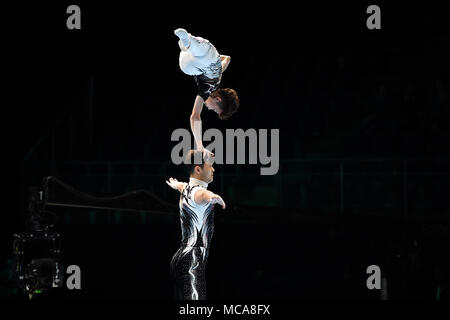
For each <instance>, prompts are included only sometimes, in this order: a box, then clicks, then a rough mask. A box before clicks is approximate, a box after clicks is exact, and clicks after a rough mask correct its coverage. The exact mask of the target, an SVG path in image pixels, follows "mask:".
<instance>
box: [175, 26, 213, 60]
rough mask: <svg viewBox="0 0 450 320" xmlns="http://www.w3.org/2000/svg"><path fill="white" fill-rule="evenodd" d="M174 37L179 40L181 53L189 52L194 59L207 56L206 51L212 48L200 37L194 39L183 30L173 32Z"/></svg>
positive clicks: (209, 43)
mask: <svg viewBox="0 0 450 320" xmlns="http://www.w3.org/2000/svg"><path fill="white" fill-rule="evenodd" d="M174 33H175V35H176V36H177V37H178V38H180V40H179V41H178V45H179V46H180V49H181V50H182V51H189V52H190V53H191V54H192V55H193V56H194V57H202V56H204V55H206V54H208V51H209V50H211V49H213V48H214V46H213V45H212V44H211V42H209V41H208V40H206V39H203V38H202V37H194V36H193V35H191V34H190V33H188V32H187V31H186V30H185V29H182V28H178V29H176V30H175V31H174Z"/></svg>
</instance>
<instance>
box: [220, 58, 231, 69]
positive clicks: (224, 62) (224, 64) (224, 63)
mask: <svg viewBox="0 0 450 320" xmlns="http://www.w3.org/2000/svg"><path fill="white" fill-rule="evenodd" d="M220 60H221V62H222V72H224V71H225V70H226V69H227V67H228V65H229V64H230V61H231V57H230V56H224V55H222V54H221V55H220Z"/></svg>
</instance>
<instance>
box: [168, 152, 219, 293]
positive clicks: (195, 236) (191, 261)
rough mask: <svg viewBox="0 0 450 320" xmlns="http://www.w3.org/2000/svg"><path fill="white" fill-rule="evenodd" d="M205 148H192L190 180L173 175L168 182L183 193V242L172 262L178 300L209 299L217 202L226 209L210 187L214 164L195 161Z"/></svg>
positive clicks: (190, 154) (181, 197)
mask: <svg viewBox="0 0 450 320" xmlns="http://www.w3.org/2000/svg"><path fill="white" fill-rule="evenodd" d="M194 157H199V158H202V157H203V152H201V151H199V150H196V151H194V150H191V151H190V152H189V153H188V155H187V157H186V158H187V159H185V165H186V168H187V171H188V172H189V183H186V182H178V181H177V180H176V179H173V178H170V179H169V180H168V181H167V180H166V183H167V184H168V185H169V186H170V187H171V188H173V189H175V190H178V191H179V192H180V193H181V195H180V200H179V207H180V223H181V245H180V248H179V249H178V250H177V251H176V253H175V254H174V256H173V258H172V260H171V262H170V274H171V278H172V281H173V285H174V296H175V299H176V300H205V299H206V273H205V268H206V262H207V260H208V253H209V248H210V244H211V238H212V236H213V232H214V204H216V203H217V204H219V205H221V206H222V208H223V209H225V202H224V201H223V199H222V198H221V197H220V196H219V195H217V194H215V193H213V192H211V191H209V190H208V184H209V183H211V182H212V181H213V179H214V168H213V166H212V164H209V163H207V162H203V163H202V164H194Z"/></svg>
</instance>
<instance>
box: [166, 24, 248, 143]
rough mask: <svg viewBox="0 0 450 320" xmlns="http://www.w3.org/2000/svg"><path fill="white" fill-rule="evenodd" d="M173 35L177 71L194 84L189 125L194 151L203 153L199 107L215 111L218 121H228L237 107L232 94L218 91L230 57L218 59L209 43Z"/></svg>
mask: <svg viewBox="0 0 450 320" xmlns="http://www.w3.org/2000/svg"><path fill="white" fill-rule="evenodd" d="M174 33H175V35H176V36H177V37H178V38H179V41H178V45H179V47H180V49H181V52H180V57H179V64H180V69H181V70H182V71H183V72H184V73H185V74H187V75H190V76H193V77H194V79H195V82H196V83H197V88H198V92H197V96H196V97H195V102H194V107H193V109H192V114H191V117H190V124H191V130H192V133H193V135H194V139H195V143H196V144H197V150H202V151H204V150H203V149H204V148H203V142H202V139H201V118H200V113H201V111H202V108H203V105H205V106H206V108H208V109H209V110H213V111H215V112H216V113H217V114H218V116H219V118H220V119H222V120H226V119H228V118H229V117H230V116H231V115H232V114H233V113H235V112H236V110H237V109H238V107H239V97H238V95H237V93H236V91H235V90H233V89H230V88H223V89H222V88H219V84H220V81H221V80H222V73H223V72H224V71H225V70H226V69H227V67H228V64H229V63H230V60H231V57H230V56H225V55H220V54H219V52H218V51H217V49H216V48H215V47H214V46H213V45H212V43H211V42H209V41H208V40H206V39H204V38H201V37H194V36H193V35H191V34H190V33H188V32H187V31H186V30H185V29H182V28H178V29H176V30H175V31H174Z"/></svg>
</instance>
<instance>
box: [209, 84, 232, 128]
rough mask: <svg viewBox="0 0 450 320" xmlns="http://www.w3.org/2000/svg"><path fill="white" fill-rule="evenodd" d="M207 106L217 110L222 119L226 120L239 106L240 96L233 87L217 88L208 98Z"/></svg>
mask: <svg viewBox="0 0 450 320" xmlns="http://www.w3.org/2000/svg"><path fill="white" fill-rule="evenodd" d="M205 106H206V107H207V108H208V109H209V110H213V111H215V112H216V113H217V114H218V115H219V118H220V119H222V120H226V119H228V118H229V117H231V116H232V115H233V113H235V112H236V111H237V109H238V108H239V97H238V95H237V93H236V91H235V90H233V89H231V88H224V89H217V90H216V91H214V92H213V93H211V95H210V96H209V97H208V99H206V101H205Z"/></svg>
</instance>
